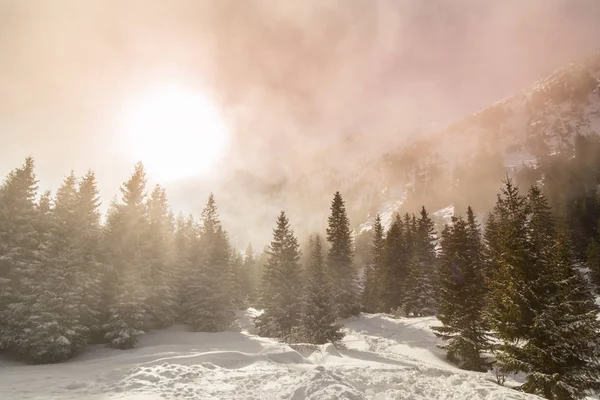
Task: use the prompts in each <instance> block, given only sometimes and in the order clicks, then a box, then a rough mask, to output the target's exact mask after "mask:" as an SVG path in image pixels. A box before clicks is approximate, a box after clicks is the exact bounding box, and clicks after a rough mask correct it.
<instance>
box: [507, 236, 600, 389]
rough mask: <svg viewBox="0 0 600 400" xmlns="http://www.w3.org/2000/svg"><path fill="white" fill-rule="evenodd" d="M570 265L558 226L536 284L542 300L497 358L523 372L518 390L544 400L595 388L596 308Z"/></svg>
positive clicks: (599, 351)
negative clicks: (522, 336)
mask: <svg viewBox="0 0 600 400" xmlns="http://www.w3.org/2000/svg"><path fill="white" fill-rule="evenodd" d="M573 263H574V254H573V249H572V245H571V243H570V240H569V238H568V235H567V233H566V232H565V231H564V230H563V229H561V230H559V232H558V233H557V234H556V236H555V240H554V243H553V246H552V254H551V258H550V259H549V263H548V264H546V265H544V269H543V270H542V271H541V273H542V274H543V277H541V278H540V280H541V281H542V282H539V283H538V284H539V285H540V286H542V288H541V290H540V291H541V293H543V295H544V304H543V305H541V306H540V307H539V310H536V311H537V312H536V315H535V317H534V323H533V325H532V328H531V331H530V332H529V334H528V335H527V337H526V341H525V342H524V344H523V345H521V346H517V345H514V346H510V347H509V346H506V347H505V349H504V350H505V351H504V352H503V353H502V354H501V355H500V358H499V360H500V362H501V363H502V365H503V368H504V369H505V370H507V371H511V372H512V371H514V372H517V371H520V372H525V373H527V374H528V375H527V378H526V381H525V384H523V385H522V386H521V389H522V390H523V391H525V392H528V393H533V394H537V395H540V396H544V397H546V398H547V399H557V400H571V399H583V398H585V397H586V396H587V395H589V394H590V391H597V390H600V337H599V336H598V332H600V321H599V320H598V312H599V311H600V310H599V309H598V307H597V306H596V304H595V302H594V296H593V295H592V294H591V292H590V291H589V289H588V286H587V284H586V282H585V280H584V278H583V276H581V274H580V273H579V271H577V270H576V269H575V268H574V267H573Z"/></svg>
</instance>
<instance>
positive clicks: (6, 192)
mask: <svg viewBox="0 0 600 400" xmlns="http://www.w3.org/2000/svg"><path fill="white" fill-rule="evenodd" d="M36 193H37V180H36V177H35V166H34V161H33V159H32V158H27V159H26V160H25V163H24V164H23V166H21V167H19V168H16V169H14V170H13V171H11V172H10V173H9V174H8V176H7V177H6V179H5V181H4V183H3V184H2V186H0V350H6V351H10V352H13V353H21V350H22V343H23V341H24V340H25V338H24V335H26V334H27V332H28V331H27V330H28V329H31V327H32V324H33V322H32V321H31V320H30V318H29V317H30V316H31V312H32V307H33V305H34V300H35V294H36V293H37V291H38V285H39V283H40V278H39V276H38V272H39V270H40V268H41V262H42V259H41V255H40V253H41V251H40V250H41V246H40V243H41V241H42V239H43V232H40V228H41V223H40V222H41V221H40V214H42V213H40V211H39V207H38V206H37V205H36V203H35V197H36Z"/></svg>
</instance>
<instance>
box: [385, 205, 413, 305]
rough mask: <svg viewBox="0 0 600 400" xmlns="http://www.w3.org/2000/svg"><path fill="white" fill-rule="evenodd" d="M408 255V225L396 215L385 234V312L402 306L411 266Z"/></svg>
mask: <svg viewBox="0 0 600 400" xmlns="http://www.w3.org/2000/svg"><path fill="white" fill-rule="evenodd" d="M407 256H408V244H407V243H406V227H405V225H404V223H403V222H402V219H400V218H399V217H398V216H396V218H394V221H393V222H392V224H391V225H390V228H389V229H388V231H387V234H386V235H385V260H384V268H383V274H382V287H381V294H380V296H381V297H380V304H381V305H382V309H381V310H382V311H383V312H395V311H398V310H399V309H400V308H401V307H402V304H403V303H402V302H403V299H404V290H405V288H406V278H407V276H408V267H409V265H408V263H409V260H408V259H407Z"/></svg>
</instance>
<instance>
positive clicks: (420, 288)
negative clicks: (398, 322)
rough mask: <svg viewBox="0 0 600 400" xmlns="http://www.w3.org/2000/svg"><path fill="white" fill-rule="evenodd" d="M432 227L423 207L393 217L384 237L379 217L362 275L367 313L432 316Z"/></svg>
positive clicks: (434, 262) (434, 264) (434, 267)
mask: <svg viewBox="0 0 600 400" xmlns="http://www.w3.org/2000/svg"><path fill="white" fill-rule="evenodd" d="M436 242H437V238H436V233H435V231H434V224H433V221H432V220H431V217H430V216H429V214H428V212H427V210H426V209H425V207H422V208H421V212H420V213H419V216H418V217H417V216H416V215H414V214H412V215H411V214H408V213H407V214H405V215H404V216H403V217H401V216H400V215H396V217H395V218H394V220H393V221H392V223H391V225H390V227H389V229H388V230H387V232H385V234H384V228H383V226H382V225H381V218H380V217H379V216H377V217H376V219H375V224H374V227H373V243H372V247H371V257H372V258H371V262H370V263H369V264H368V265H367V268H366V272H365V276H366V279H365V284H364V290H363V297H362V304H363V308H364V310H365V311H368V312H396V313H401V314H404V315H406V316H426V315H434V314H435V310H436V304H435V286H436V279H437V278H436V271H437V268H438V258H437V252H436Z"/></svg>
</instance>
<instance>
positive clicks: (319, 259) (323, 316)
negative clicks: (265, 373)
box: [301, 235, 344, 344]
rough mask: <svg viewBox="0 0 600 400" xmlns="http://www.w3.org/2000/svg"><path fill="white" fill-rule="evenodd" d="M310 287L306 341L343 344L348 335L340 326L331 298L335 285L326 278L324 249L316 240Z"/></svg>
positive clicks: (304, 326) (307, 291)
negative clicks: (343, 339)
mask: <svg viewBox="0 0 600 400" xmlns="http://www.w3.org/2000/svg"><path fill="white" fill-rule="evenodd" d="M307 272H308V285H307V287H306V288H305V309H304V315H303V317H302V325H301V332H302V333H301V336H302V339H303V341H306V342H308V343H315V344H324V343H328V342H335V341H337V340H340V339H341V338H342V337H343V336H344V335H343V333H342V332H341V331H340V329H341V326H340V325H339V324H337V323H336V315H335V307H334V306H335V304H334V302H333V299H332V297H331V293H332V285H331V280H330V278H329V277H328V276H327V275H326V271H325V260H324V257H323V247H322V245H321V238H320V236H318V235H317V236H316V237H315V239H314V241H313V243H312V249H311V257H310V262H309V265H308V271H307Z"/></svg>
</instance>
